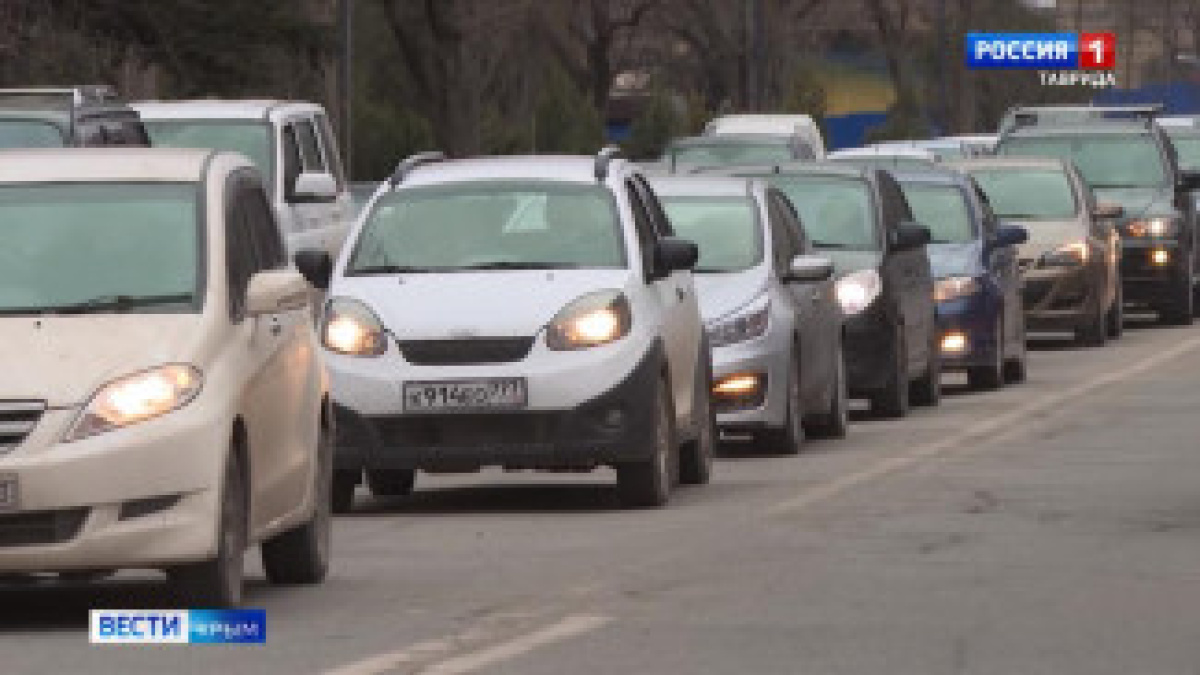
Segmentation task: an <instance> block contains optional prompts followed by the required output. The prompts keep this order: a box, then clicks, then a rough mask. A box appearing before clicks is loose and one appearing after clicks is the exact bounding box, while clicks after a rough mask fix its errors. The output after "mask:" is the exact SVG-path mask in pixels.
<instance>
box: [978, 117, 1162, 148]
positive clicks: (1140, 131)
mask: <svg viewBox="0 0 1200 675" xmlns="http://www.w3.org/2000/svg"><path fill="white" fill-rule="evenodd" d="M1133 134H1137V135H1150V134H1151V127H1150V126H1149V125H1147V124H1145V123H1144V122H1137V121H1130V120H1121V119H1096V120H1090V121H1086V122H1083V121H1079V120H1072V121H1070V122H1062V123H1055V122H1046V123H1041V124H1036V125H1030V126H1024V127H1019V128H1017V129H1014V130H1012V131H1010V132H1008V133H1006V134H1004V136H1003V138H1002V139H1001V141H1000V142H1001V143H1003V142H1004V141H1005V140H1007V139H1009V138H1040V137H1047V136H1084V135H1088V136H1091V135H1113V136H1128V135H1133Z"/></svg>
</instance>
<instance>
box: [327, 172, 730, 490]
mask: <svg viewBox="0 0 1200 675" xmlns="http://www.w3.org/2000/svg"><path fill="white" fill-rule="evenodd" d="M596 172H597V164H596V162H595V161H594V160H593V159H592V158H590V157H588V158H567V157H519V158H516V157H514V158H488V159H476V160H461V161H443V162H435V163H432V164H427V165H424V166H421V167H420V168H417V169H414V170H413V171H412V172H411V174H410V175H408V176H407V177H406V178H405V179H404V180H403V181H402V182H400V183H399V184H398V185H397V186H395V187H393V185H392V184H391V183H388V182H385V183H384V184H383V185H382V186H381V187H380V190H379V191H378V192H377V193H376V194H375V196H374V197H372V199H371V201H370V202H369V203H368V205H367V206H366V207H365V209H364V212H363V215H362V217H361V218H360V219H359V221H358V223H357V224H356V226H355V230H354V231H353V232H352V233H351V235H350V237H349V239H348V242H347V246H346V248H345V250H344V251H343V252H342V255H341V257H340V259H339V260H338V262H337V265H336V268H335V271H334V275H333V283H332V285H331V288H330V291H329V297H330V306H331V307H332V306H333V304H334V303H336V302H338V301H339V300H346V299H349V300H353V301H356V302H358V303H361V304H362V305H365V306H366V308H368V309H369V310H370V311H371V312H372V313H373V314H374V315H375V316H376V317H377V319H378V321H379V322H380V324H382V327H383V329H384V330H385V331H386V333H387V344H386V351H384V352H383V353H381V354H379V355H378V356H374V357H363V356H351V355H345V354H339V353H336V352H333V351H330V350H329V349H328V347H327V351H326V356H327V363H328V365H329V369H330V374H331V377H332V380H333V391H334V402H335V409H336V410H337V413H338V417H339V430H338V433H339V443H338V456H337V467H338V469H339V471H338V477H341V478H345V477H346V476H350V477H351V480H354V481H355V482H357V477H358V473H359V472H361V471H362V470H363V469H366V471H367V477H368V482H369V483H370V482H371V480H370V479H371V477H372V471H376V470H379V471H385V470H400V471H413V470H416V469H421V470H432V471H456V470H462V471H474V470H478V469H479V468H481V467H483V466H504V467H507V468H513V469H550V470H554V469H591V468H595V467H597V466H601V465H614V466H617V465H619V464H621V463H627V462H630V461H635V460H642V459H645V458H647V457H648V455H647V454H646V453H648V452H651V451H652V449H648V443H649V442H650V441H651V440H652V439H650V438H646V437H635V432H636V431H638V430H644V425H645V423H646V416H647V415H649V414H650V412H652V409H653V408H654V400H655V398H654V397H655V393H654V392H655V391H656V390H657V389H658V388H659V387H658V382H659V381H660V374H662V373H665V375H666V378H667V379H666V383H667V386H668V388H669V394H670V403H671V406H672V408H673V410H674V412H675V415H676V420H675V427H676V429H677V431H678V433H679V438H680V439H683V440H686V439H688V438H689V437H692V436H695V435H697V434H698V433H699V432H700V429H699V426H700V425H699V424H698V422H697V418H698V417H699V418H708V417H710V413H709V411H708V410H707V387H708V384H707V383H708V380H709V373H708V372H707V370H708V354H707V350H705V349H704V348H703V339H704V338H703V329H702V322H701V318H700V311H699V307H698V304H697V300H696V294H695V290H694V287H693V282H692V278H691V274H690V273H689V272H688V271H687V270H685V269H679V270H675V271H672V272H670V273H669V274H665V275H664V276H661V277H658V278H648V275H647V273H646V270H645V269H643V265H641V264H639V263H640V261H642V260H643V259H644V258H643V257H642V255H641V251H642V244H641V243H640V242H639V230H638V229H636V228H635V225H634V215H633V209H634V208H636V207H635V204H634V201H633V200H634V199H635V194H638V193H635V192H631V189H632V188H631V187H630V186H632V185H634V184H635V183H643V184H644V179H643V178H642V177H641V175H640V172H639V170H638V169H637V167H636V166H634V165H633V164H631V163H628V162H625V161H623V160H619V159H615V160H612V161H611V162H610V163H609V165H608V171H607V174H606V176H605V177H604V178H603V179H600V180H598V179H597V176H596ZM480 181H539V182H540V181H547V182H559V183H565V184H568V185H585V186H593V185H598V186H601V188H603V189H604V190H605V191H606V192H607V194H609V195H611V198H612V200H613V203H614V205H615V207H616V214H617V218H618V219H619V221H620V222H619V226H620V230H619V233H620V238H621V243H620V245H621V246H623V247H624V251H625V257H626V261H627V263H626V265H625V266H624V268H615V267H612V268H578V269H549V270H528V269H526V270H489V271H461V270H460V271H448V272H422V273H398V274H371V275H357V274H353V273H348V266H349V264H350V262H351V261H352V260H353V257H354V256H355V251H356V248H357V247H358V245H359V238H360V237H361V236H362V235H363V231H364V229H365V228H367V227H368V226H369V224H370V222H371V218H372V216H373V215H374V213H375V211H376V210H377V209H378V208H380V207H379V204H380V203H381V200H382V199H385V198H387V197H390V194H389V193H392V194H401V193H403V192H404V191H406V190H419V189H426V188H432V187H444V186H456V185H469V184H470V183H472V182H480ZM646 192H649V189H648V187H647V188H646ZM651 194H652V193H651ZM535 201H536V200H535ZM655 203H656V202H655ZM528 207H529V205H528V204H526V205H524V206H521V207H518V208H517V209H516V210H515V212H514V213H513V214H512V216H511V217H509V218H508V224H507V225H505V227H504V230H505V231H506V232H510V231H514V230H515V229H516V228H519V227H522V226H521V225H519V224H518V223H517V222H516V221H518V220H520V219H521V218H524V217H525V214H526V212H527V211H528V210H529V208H528ZM664 221H665V218H664ZM656 222H657V221H656ZM666 227H669V225H666ZM650 236H652V237H655V238H656V239H655V240H656V241H657V238H659V237H661V236H662V235H661V234H660V233H651V234H650ZM604 291H615V292H618V293H620V294H622V295H624V297H625V298H627V300H628V304H629V309H630V313H631V316H632V321H631V323H630V328H629V331H628V333H627V334H626V335H624V337H622V338H620V339H616V340H615V341H612V342H609V343H606V344H602V345H600V346H593V347H590V348H585V349H575V350H570V351H556V350H553V349H551V348H550V347H549V346H548V344H547V340H546V333H547V327H548V326H549V325H550V324H551V322H552V321H553V320H554V319H555V318H556V316H558V315H559V313H560V312H563V311H564V309H565V308H567V307H568V306H569V305H571V303H573V302H574V301H576V300H578V299H580V298H581V297H582V296H585V295H587V294H589V293H594V292H604ZM328 320H329V319H328V317H327V319H326V321H327V322H328ZM475 339H483V340H510V341H511V340H515V341H522V340H524V341H527V342H528V345H527V347H525V348H524V349H523V353H522V354H517V355H515V356H513V357H512V358H508V359H501V360H490V361H488V362H483V361H478V360H472V359H471V358H470V357H468V356H465V355H464V354H465V352H461V353H460V352H459V351H457V349H456V350H455V351H454V352H453V353H452V356H450V357H448V358H449V359H450V361H443V362H436V363H431V362H425V361H422V360H421V359H417V358H415V357H414V356H413V354H414V353H415V351H411V350H415V349H417V348H418V347H419V346H429V345H433V346H437V345H448V346H450V347H453V346H454V344H453V342H454V341H456V340H457V341H470V340H475ZM458 344H459V346H464V347H465V345H463V343H461V342H460V343H458ZM327 345H328V341H327ZM414 361H422V363H424V365H422V363H416V362H414ZM488 378H520V379H523V380H524V381H525V382H526V383H527V385H526V386H527V400H526V401H525V403H524V405H522V406H521V407H520V409H519V410H517V411H512V412H496V411H483V412H478V411H474V412H465V413H456V412H450V413H446V414H444V415H443V414H424V413H414V412H410V411H408V410H406V405H405V399H404V392H405V389H404V385H405V383H413V382H418V383H437V382H452V381H464V380H484V379H488ZM701 386H702V387H703V392H704V397H703V399H704V400H703V403H704V406H703V408H699V409H698V408H697V398H698V393H697V392H698V391H700V388H701ZM606 402H607V403H606ZM602 404H603V405H608V404H611V407H612V409H614V410H615V409H619V410H621V411H622V412H621V413H620V414H619V415H618V416H619V417H620V416H623V417H621V419H624V420H625V421H624V422H623V423H621V424H618V427H619V428H618V429H617V431H614V432H613V433H612V434H610V435H608V436H606V435H605V434H603V433H600V434H598V435H593V436H590V437H589V436H587V434H586V433H583V436H582V437H580V436H579V435H578V434H565V433H563V434H549V432H547V433H545V434H543V433H541V432H538V433H533V432H530V434H529V435H521V434H520V433H517V432H513V434H516V435H515V436H513V434H508V430H507V427H505V425H507V424H510V423H512V424H519V423H523V422H520V420H526V421H528V420H541V421H539V422H537V424H544V425H550V426H554V427H555V428H556V429H565V428H566V427H559V426H558V425H559V424H560V423H561V424H563V425H568V426H570V425H572V424H575V423H576V422H578V421H580V420H583V419H584V418H585V417H586V415H590V414H592V413H591V412H587V411H586V410H585V409H587V410H590V408H589V406H593V407H594V406H600V405H602ZM596 414H599V413H598V412H597V413H596ZM588 419H591V418H588ZM513 420H516V421H515V422H513ZM572 420H574V421H572ZM710 422H711V420H710ZM419 423H424V424H427V425H429V428H430V429H432V430H431V431H429V432H428V434H427V436H428V438H427V439H426V441H427V442H424V441H422V442H418V441H412V440H411V439H410V440H404V439H405V438H407V437H404V434H403V433H401V432H399V431H396V430H397V429H408V427H407V426H405V425H415V424H419ZM580 423H582V422H580ZM589 424H590V422H589ZM539 428H540V427H539ZM618 432H619V433H618ZM405 433H408V432H405ZM414 433H415V432H414ZM506 434H507V435H506ZM547 434H549V435H547ZM649 435H651V436H652V435H653V434H649ZM518 436H519V438H518ZM422 438H424V437H422ZM506 438H507V440H505V439H506ZM618 469H619V467H618ZM337 480H338V479H337V478H335V494H336V492H337V487H336V483H337ZM692 482H702V481H692ZM409 489H411V482H410V485H409ZM637 501H641V500H637ZM655 505H657V504H655Z"/></svg>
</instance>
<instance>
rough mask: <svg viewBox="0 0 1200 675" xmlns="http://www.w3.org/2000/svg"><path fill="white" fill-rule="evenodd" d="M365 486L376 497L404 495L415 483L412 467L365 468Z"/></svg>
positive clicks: (415, 478)
mask: <svg viewBox="0 0 1200 675" xmlns="http://www.w3.org/2000/svg"><path fill="white" fill-rule="evenodd" d="M366 474H367V488H368V489H369V490H370V491H371V494H373V495H375V496H376V497H406V496H408V495H410V494H412V491H413V488H414V487H416V484H417V472H416V471H415V470H413V469H367V471H366Z"/></svg>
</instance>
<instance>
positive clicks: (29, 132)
mask: <svg viewBox="0 0 1200 675" xmlns="http://www.w3.org/2000/svg"><path fill="white" fill-rule="evenodd" d="M64 145H66V140H65V139H64V138H63V134H62V131H60V130H59V128H58V127H57V126H55V125H54V123H52V122H48V121H46V120H18V119H0V150H11V149H15V148H61V147H63V146H64Z"/></svg>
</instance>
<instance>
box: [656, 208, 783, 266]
mask: <svg viewBox="0 0 1200 675" xmlns="http://www.w3.org/2000/svg"><path fill="white" fill-rule="evenodd" d="M658 198H659V200H660V201H661V202H662V205H663V209H665V210H666V212H667V217H668V218H669V219H670V220H671V225H672V226H673V227H674V228H675V233H676V234H677V235H679V236H680V237H682V238H684V239H687V240H690V241H693V242H695V243H696V246H697V247H699V249H700V260H699V262H698V263H697V264H696V270H695V271H696V272H700V273H704V272H740V271H742V270H747V269H750V268H751V267H754V266H756V265H758V264H759V263H761V262H762V260H763V237H762V227H761V225H760V224H759V219H758V215H757V213H756V206H755V203H754V202H753V201H752V200H751V199H750V198H749V197H745V196H742V197H671V196H664V195H662V194H659V196H658Z"/></svg>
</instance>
